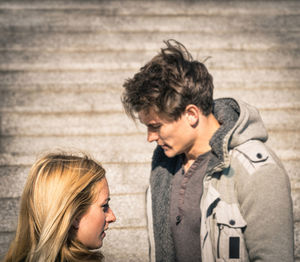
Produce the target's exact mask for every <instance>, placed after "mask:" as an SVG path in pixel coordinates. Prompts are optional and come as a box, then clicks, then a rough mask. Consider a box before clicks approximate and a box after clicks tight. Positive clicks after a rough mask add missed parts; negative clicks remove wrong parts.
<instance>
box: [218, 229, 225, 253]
mask: <svg viewBox="0 0 300 262" xmlns="http://www.w3.org/2000/svg"><path fill="white" fill-rule="evenodd" d="M218 228H219V235H218V243H217V258H220V239H221V231H222V230H223V228H224V226H223V225H221V224H219V225H218Z"/></svg>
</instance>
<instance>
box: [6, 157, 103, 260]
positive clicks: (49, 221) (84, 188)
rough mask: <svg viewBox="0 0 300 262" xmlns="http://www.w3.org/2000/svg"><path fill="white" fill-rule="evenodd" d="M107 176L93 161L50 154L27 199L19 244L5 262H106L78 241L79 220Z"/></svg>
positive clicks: (32, 178)
mask: <svg viewBox="0 0 300 262" xmlns="http://www.w3.org/2000/svg"><path fill="white" fill-rule="evenodd" d="M104 177H105V170H104V169H103V168H102V166H101V165H100V164H99V163H97V162H96V161H95V160H92V159H91V158H90V157H88V156H87V155H83V156H75V155H70V154H64V153H59V154H48V155H46V156H44V157H42V158H41V159H39V160H38V161H37V162H36V163H35V164H34V165H33V166H32V168H31V170H30V173H29V176H28V178H27V182H26V185H25V188H24V191H23V194H22V197H21V206H20V214H19V219H18V226H17V231H16V236H15V239H14V240H13V241H12V243H11V246H10V248H9V251H8V253H7V255H6V257H5V259H4V261H5V262H10V261H14V262H18V261H25V262H41V261H49V262H56V261H57V262H58V261H83V260H84V261H101V259H102V258H103V255H102V254H101V253H100V252H92V251H89V250H88V249H87V248H86V247H85V246H83V245H82V244H81V243H80V242H78V241H77V240H76V229H75V228H74V227H73V226H72V223H73V222H74V220H75V219H76V218H78V217H80V216H81V215H83V214H84V213H85V212H86V211H87V210H88V208H89V205H91V204H92V203H93V202H94V200H95V196H96V192H95V191H96V189H95V184H96V182H99V181H100V180H101V179H103V178H104Z"/></svg>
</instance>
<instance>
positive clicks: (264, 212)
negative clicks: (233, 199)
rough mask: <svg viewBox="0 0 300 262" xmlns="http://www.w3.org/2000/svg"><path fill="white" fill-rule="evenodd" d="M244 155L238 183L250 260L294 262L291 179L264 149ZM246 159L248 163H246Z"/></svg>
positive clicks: (261, 147)
mask: <svg viewBox="0 0 300 262" xmlns="http://www.w3.org/2000/svg"><path fill="white" fill-rule="evenodd" d="M246 151H247V152H246V153H245V154H243V156H242V157H241V156H240V160H241V161H240V163H241V165H242V167H240V168H241V169H244V171H241V173H243V175H241V176H240V179H239V181H238V186H237V188H238V198H239V203H240V207H241V213H242V215H243V217H244V219H245V220H246V222H247V227H246V229H245V232H244V235H245V241H246V246H247V249H248V253H249V258H250V261H253V262H254V261H255V262H258V261H272V262H290V261H291V262H292V261H294V234H293V212H292V200H291V190H290V182H289V178H288V176H287V174H286V172H285V170H284V168H283V167H282V165H281V164H280V162H279V160H278V159H277V158H276V156H275V155H273V156H272V155H271V154H270V153H269V151H268V150H266V148H265V147H264V145H262V146H257V147H254V151H253V150H252V151H251V150H250V152H249V150H246ZM243 158H244V160H243Z"/></svg>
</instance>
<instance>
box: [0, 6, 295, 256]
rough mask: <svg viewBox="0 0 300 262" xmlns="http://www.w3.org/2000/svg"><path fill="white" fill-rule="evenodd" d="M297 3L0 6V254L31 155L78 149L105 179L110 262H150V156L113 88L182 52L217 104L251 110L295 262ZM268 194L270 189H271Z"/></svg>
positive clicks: (141, 134) (142, 136) (106, 251)
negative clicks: (284, 176)
mask: <svg viewBox="0 0 300 262" xmlns="http://www.w3.org/2000/svg"><path fill="white" fill-rule="evenodd" d="M299 14H300V1H275V0H274V1H127V0H126V1H91V0H88V1H67V0H65V1H50V0H49V1H26V0H19V1H14V0H13V1H8V0H7V1H6V0H1V1H0V253H1V256H3V254H4V253H5V252H6V250H7V247H8V243H9V241H10V240H11V238H12V236H13V234H14V230H15V228H16V221H17V214H18V201H19V197H20V195H21V192H22V188H23V185H24V183H25V180H26V177H27V174H28V170H29V168H30V166H31V165H32V163H33V162H34V161H35V159H36V158H37V156H38V155H39V154H41V153H43V152H45V151H51V150H53V149H57V148H64V149H70V150H77V149H79V150H83V151H87V152H90V153H91V154H92V155H93V156H94V157H95V158H96V159H98V160H100V161H101V162H102V163H103V165H104V167H105V168H106V170H107V177H108V180H109V183H110V189H111V198H112V200H111V205H112V207H113V209H114V211H115V214H116V216H117V219H118V220H117V222H116V223H114V224H113V225H112V226H111V230H110V231H108V234H107V237H106V239H105V243H104V247H103V252H104V254H105V255H106V257H107V261H108V262H112V261H114V262H118V261H148V257H147V254H148V242H147V232H146V218H145V201H144V199H145V195H144V193H145V189H146V187H147V183H148V178H149V170H150V159H151V151H152V149H153V147H154V145H151V144H147V143H146V136H145V129H144V128H143V127H141V126H140V125H137V126H135V125H134V124H133V123H132V122H131V121H130V120H129V119H128V118H127V117H126V115H125V114H124V112H123V110H122V106H121V103H120V94H121V92H122V83H123V82H124V79H126V78H128V77H131V76H133V74H134V73H135V72H136V71H137V70H138V69H139V68H140V67H141V66H142V65H143V64H144V63H145V62H146V61H148V60H149V59H150V58H151V57H152V56H154V55H155V54H157V53H158V51H159V48H161V47H163V46H164V44H163V43H162V41H163V40H166V39H169V38H174V39H177V40H179V41H180V42H182V43H183V44H184V45H185V46H186V47H187V48H188V49H189V50H190V51H191V53H192V54H193V56H194V58H197V59H199V60H203V59H205V58H206V57H207V56H211V58H210V59H209V60H207V62H206V65H207V67H208V69H209V70H210V72H211V73H212V75H213V76H214V83H215V97H221V96H233V97H236V98H241V99H243V100H245V101H246V102H249V103H251V104H253V105H255V106H257V107H258V108H259V109H260V110H261V114H262V117H263V120H264V121H265V123H266V126H267V128H268V131H269V134H270V139H269V142H268V143H269V145H271V146H272V147H273V148H274V149H275V150H276V152H277V153H278V155H279V157H280V158H281V159H282V161H283V163H284V165H285V167H286V169H287V171H288V173H289V176H290V179H291V186H292V196H293V200H294V218H295V244H296V252H295V257H296V258H297V261H300V247H299V245H300V178H299V171H298V170H299V168H300V164H299V158H300V155H299V140H300V139H299V134H300V133H299V126H300V114H299V111H300V100H299V98H300V88H299V87H300V60H299V58H300V53H299V50H300V49H299V48H300V16H299ZM270 183H272V181H270Z"/></svg>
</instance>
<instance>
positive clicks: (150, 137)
mask: <svg viewBox="0 0 300 262" xmlns="http://www.w3.org/2000/svg"><path fill="white" fill-rule="evenodd" d="M158 138H159V137H158V133H157V132H151V131H148V135H147V141H148V142H150V143H151V142H153V141H157V140H158Z"/></svg>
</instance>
